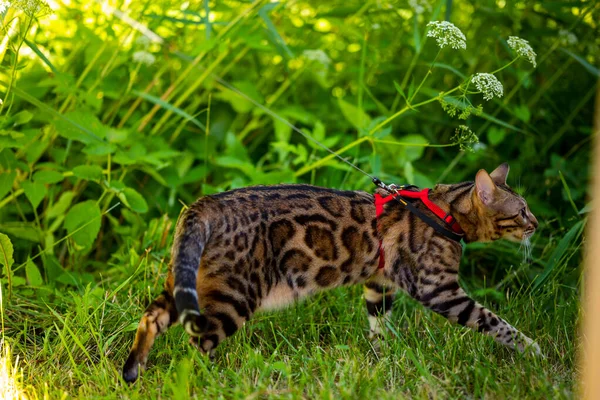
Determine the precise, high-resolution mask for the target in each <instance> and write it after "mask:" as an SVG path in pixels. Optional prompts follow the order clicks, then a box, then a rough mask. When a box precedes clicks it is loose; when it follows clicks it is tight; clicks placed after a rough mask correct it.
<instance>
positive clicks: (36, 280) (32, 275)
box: [25, 258, 44, 287]
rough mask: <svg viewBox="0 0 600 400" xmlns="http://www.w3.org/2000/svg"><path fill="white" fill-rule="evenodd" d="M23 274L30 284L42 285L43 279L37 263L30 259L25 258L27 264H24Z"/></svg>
mask: <svg viewBox="0 0 600 400" xmlns="http://www.w3.org/2000/svg"><path fill="white" fill-rule="evenodd" d="M25 276H26V277H27V282H28V283H29V285H30V286H38V287H39V286H43V285H44V279H42V274H40V270H39V269H38V267H37V265H35V263H34V262H33V261H31V259H29V258H27V264H25Z"/></svg>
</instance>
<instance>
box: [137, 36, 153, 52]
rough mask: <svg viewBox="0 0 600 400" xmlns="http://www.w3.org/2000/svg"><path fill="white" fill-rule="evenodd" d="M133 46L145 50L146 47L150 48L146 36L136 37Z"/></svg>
mask: <svg viewBox="0 0 600 400" xmlns="http://www.w3.org/2000/svg"><path fill="white" fill-rule="evenodd" d="M135 44H137V45H138V46H140V47H143V48H145V49H147V48H148V46H150V39H149V38H148V36H146V35H141V36H138V37H137V39H135Z"/></svg>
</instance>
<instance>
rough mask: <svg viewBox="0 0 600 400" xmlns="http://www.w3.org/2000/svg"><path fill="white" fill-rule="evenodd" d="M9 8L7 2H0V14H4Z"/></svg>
mask: <svg viewBox="0 0 600 400" xmlns="http://www.w3.org/2000/svg"><path fill="white" fill-rule="evenodd" d="M9 7H10V2H9V1H0V14H4V11H6V10H8V8H9Z"/></svg>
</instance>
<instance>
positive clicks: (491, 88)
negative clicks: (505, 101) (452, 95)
mask: <svg viewBox="0 0 600 400" xmlns="http://www.w3.org/2000/svg"><path fill="white" fill-rule="evenodd" d="M471 82H473V83H474V84H475V87H476V88H477V90H479V91H480V92H481V93H483V98H484V99H485V100H491V99H493V98H494V97H502V95H503V94H504V87H502V83H500V81H499V80H498V78H496V77H495V76H494V75H492V74H487V73H485V74H481V73H477V74H475V76H473V79H472V80H471Z"/></svg>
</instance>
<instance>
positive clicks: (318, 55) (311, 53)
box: [302, 50, 331, 66]
mask: <svg viewBox="0 0 600 400" xmlns="http://www.w3.org/2000/svg"><path fill="white" fill-rule="evenodd" d="M302 55H303V56H304V57H305V58H306V59H307V60H311V61H316V62H318V63H319V64H322V65H324V66H326V65H329V64H331V59H330V58H329V57H328V56H327V54H325V52H324V51H323V50H304V51H303V52H302Z"/></svg>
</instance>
